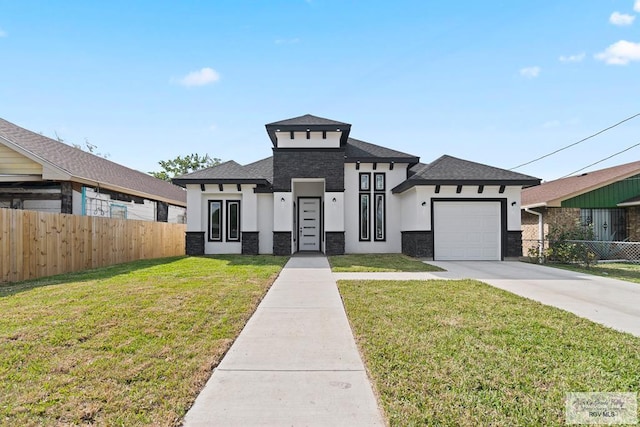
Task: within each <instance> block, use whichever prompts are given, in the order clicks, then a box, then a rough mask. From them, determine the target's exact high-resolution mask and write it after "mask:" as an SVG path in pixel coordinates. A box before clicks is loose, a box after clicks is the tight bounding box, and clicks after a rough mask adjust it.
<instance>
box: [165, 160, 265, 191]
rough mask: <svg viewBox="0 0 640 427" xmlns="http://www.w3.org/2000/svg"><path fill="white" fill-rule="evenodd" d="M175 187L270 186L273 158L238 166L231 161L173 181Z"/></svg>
mask: <svg viewBox="0 0 640 427" xmlns="http://www.w3.org/2000/svg"><path fill="white" fill-rule="evenodd" d="M173 182H174V183H175V184H177V185H181V186H184V185H186V184H223V183H238V184H242V183H255V184H264V185H270V184H271V183H272V182H273V157H267V158H266V159H262V160H258V161H257V162H253V163H249V164H248V165H244V166H242V165H240V164H238V163H236V162H234V161H233V160H230V161H228V162H224V163H221V164H219V165H217V166H212V167H210V168H206V169H201V170H199V171H195V172H191V173H188V174H186V175H182V176H179V177H176V178H174V179H173Z"/></svg>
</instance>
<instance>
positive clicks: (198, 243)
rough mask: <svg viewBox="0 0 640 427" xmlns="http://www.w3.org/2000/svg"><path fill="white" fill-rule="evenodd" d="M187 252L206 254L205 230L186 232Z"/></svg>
mask: <svg viewBox="0 0 640 427" xmlns="http://www.w3.org/2000/svg"><path fill="white" fill-rule="evenodd" d="M185 253H186V254H187V255H204V231H187V232H186V235H185Z"/></svg>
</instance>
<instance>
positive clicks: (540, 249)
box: [524, 208, 544, 264]
mask: <svg viewBox="0 0 640 427" xmlns="http://www.w3.org/2000/svg"><path fill="white" fill-rule="evenodd" d="M524 211H525V212H527V213H530V214H532V215H536V216H537V217H538V253H539V256H538V262H539V263H540V264H542V253H543V251H544V222H543V220H542V212H536V211H533V210H531V209H529V208H524Z"/></svg>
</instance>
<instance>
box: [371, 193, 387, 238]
mask: <svg viewBox="0 0 640 427" xmlns="http://www.w3.org/2000/svg"><path fill="white" fill-rule="evenodd" d="M374 200H375V220H374V230H375V235H374V237H373V238H374V240H378V241H383V240H384V239H385V206H384V194H376V195H375V196H374Z"/></svg>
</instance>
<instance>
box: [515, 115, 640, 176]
mask: <svg viewBox="0 0 640 427" xmlns="http://www.w3.org/2000/svg"><path fill="white" fill-rule="evenodd" d="M638 116H640V113H637V114H634V115H633V116H631V117H627V118H626V119H624V120H622V121H619V122H618V123H616V124H615V125H613V126H609V127H608V128H606V129H602V130H601V131H599V132H596V133H594V134H593V135H589V136H588V137H586V138H583V139H581V140H580V141H577V142H574V143H573V144H569V145H567V146H566V147H562V148H559V149H557V150H556V151H554V152H552V153H549V154H545V155H544V156H541V157H538V158H537V159H533V160H531V161H529V162H526V163H523V164H521V165H518V166H516V167H513V168H511V169H509V170H510V171H512V170H514V169H518V168H521V167H522V166H526V165H530V164H531V163H534V162H537V161H538V160H542V159H544V158H546V157H549V156H553V155H554V154H556V153H559V152H561V151H563V150H566V149H567V148H571V147H573V146H574V145H578V144H580V143H581V142H585V141H586V140H588V139H591V138H593V137H595V136H598V135H600V134H601V133H604V132H606V131H608V130H611V129H613V128H614V127H616V126H620V125H621V124H623V123H624V122H628V121H629V120H631V119H635V118H636V117H638ZM631 148H633V147H631ZM625 151H626V150H625ZM621 152H622V151H621ZM614 156H615V154H614ZM605 160H606V159H605ZM594 164H595V163H594ZM589 166H591V165H589ZM589 166H587V167H589ZM581 170H582V169H581ZM573 173H575V172H573ZM569 175H571V174H569Z"/></svg>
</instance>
